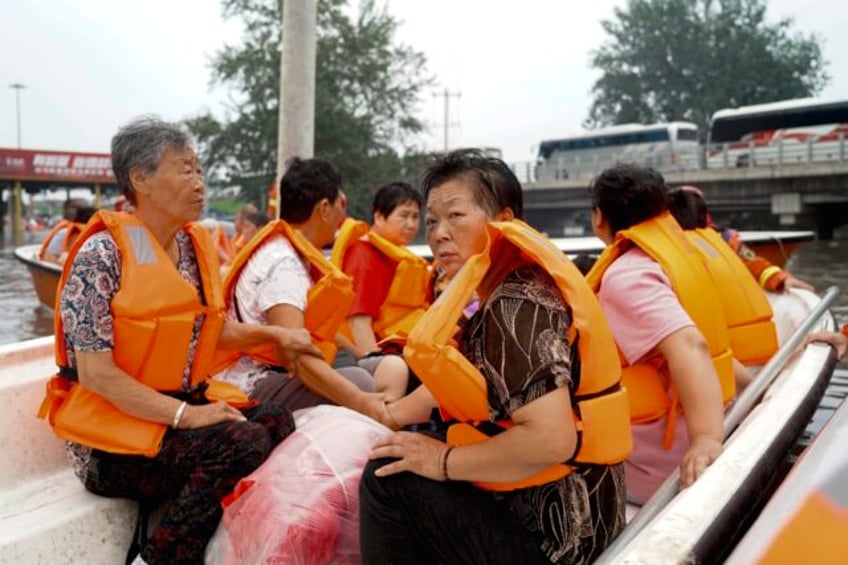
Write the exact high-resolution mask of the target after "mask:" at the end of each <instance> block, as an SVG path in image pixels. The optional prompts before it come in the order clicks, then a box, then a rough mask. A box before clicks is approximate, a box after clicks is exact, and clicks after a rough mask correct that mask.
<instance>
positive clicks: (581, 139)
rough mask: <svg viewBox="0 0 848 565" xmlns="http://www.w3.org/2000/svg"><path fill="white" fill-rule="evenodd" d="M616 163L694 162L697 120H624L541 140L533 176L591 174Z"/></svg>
mask: <svg viewBox="0 0 848 565" xmlns="http://www.w3.org/2000/svg"><path fill="white" fill-rule="evenodd" d="M617 163H634V164H637V165H643V166H648V167H652V168H654V169H656V170H658V171H660V172H663V173H665V172H676V171H688V170H695V169H697V168H698V126H697V125H695V124H693V123H691V122H669V123H657V124H650V125H641V124H623V125H618V126H612V127H607V128H601V129H596V130H587V131H584V132H582V133H578V134H576V135H572V136H569V137H563V138H561V139H553V140H550V141H543V142H542V143H541V145H540V146H539V155H538V158H537V160H536V167H535V178H536V182H545V181H556V180H565V179H575V178H587V177H593V176H595V175H597V174H598V173H600V172H601V171H602V170H604V169H605V168H607V167H610V166H612V165H615V164H617Z"/></svg>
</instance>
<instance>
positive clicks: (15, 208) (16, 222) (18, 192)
mask: <svg viewBox="0 0 848 565" xmlns="http://www.w3.org/2000/svg"><path fill="white" fill-rule="evenodd" d="M9 88H14V89H15V110H16V112H17V118H18V120H17V124H18V149H20V148H21V90H23V89H24V88H26V86H24V85H23V84H21V83H19V82H16V83H13V84H10V85H9ZM22 193H23V189H22V187H21V181H16V182H15V191H14V196H13V197H12V198H13V204H12V206H11V210H10V213H11V216H12V240H13V241H14V244H15V245H20V244H21V243H23V239H24V230H23V227H24V226H23V218H22V217H21V216H22V207H21V203H22V202H21V198H22Z"/></svg>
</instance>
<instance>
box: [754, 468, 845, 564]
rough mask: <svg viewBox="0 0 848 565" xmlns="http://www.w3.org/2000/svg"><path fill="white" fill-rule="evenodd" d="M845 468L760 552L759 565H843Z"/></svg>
mask: <svg viewBox="0 0 848 565" xmlns="http://www.w3.org/2000/svg"><path fill="white" fill-rule="evenodd" d="M844 472H845V467H844V466H843V467H842V468H841V469H838V470H837V472H836V473H833V474H832V475H831V478H830V479H829V480H827V481H826V482H825V484H824V485H822V486H821V487H820V488H818V489H817V490H815V491H813V492H812V493H811V494H810V495H809V496H807V498H806V500H804V502H803V504H802V505H801V506H800V508H798V510H797V511H796V512H795V513H794V514H793V515H792V516H791V517H790V518H789V520H787V521H786V522H785V523H784V524H783V526H782V527H781V529H780V531H779V532H778V533H777V535H776V536H775V537H774V539H773V541H772V542H771V544H770V545H769V547H768V548H767V549H766V550H765V551H764V552H763V554H762V555H761V556H760V558H759V559H758V560H757V563H759V564H760V565H794V564H795V563H816V564H817V565H818V564H821V565H837V564H841V563H845V556H846V555H848V537H846V535H845V533H846V532H848V500H846V495H845V493H846V492H848V484H846V480H845V478H844V476H845V475H844Z"/></svg>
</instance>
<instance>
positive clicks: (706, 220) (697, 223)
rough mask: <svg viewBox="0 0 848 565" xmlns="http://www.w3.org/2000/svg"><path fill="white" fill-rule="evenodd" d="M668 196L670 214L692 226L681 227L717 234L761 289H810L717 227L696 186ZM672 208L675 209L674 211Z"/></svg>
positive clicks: (735, 235) (732, 233)
mask: <svg viewBox="0 0 848 565" xmlns="http://www.w3.org/2000/svg"><path fill="white" fill-rule="evenodd" d="M669 197H670V198H672V200H671V201H670V203H669V205H670V207H671V211H672V213H673V214H674V217H675V218H676V219H677V221H678V223H680V217H678V214H680V215H683V214H685V217H686V218H687V219H686V222H687V223H688V224H692V226H693V227H687V226H684V225H683V224H682V223H681V226H683V229H694V228H695V227H698V228H706V227H710V228H712V229H714V230H715V231H717V232H718V233H719V234H721V238H722V239H723V240H724V241H725V242H726V243H727V244H728V245H729V246H730V248H731V249H733V250H734V251H735V252H736V254H737V255H738V256H739V258H740V259H741V260H742V263H744V265H745V267H746V268H747V269H748V271H749V272H750V273H751V276H753V277H754V279H755V280H756V281H757V283H758V284H759V285H760V286H761V287H762V288H763V289H764V290H768V291H771V292H788V291H789V289H791V288H803V289H805V290H814V288H813V285H811V284H810V283H808V282H806V281H802V280H801V279H799V278H797V277H795V276H794V275H792V274H791V273H790V272H789V271H785V270H783V269H781V268H780V267H778V266H776V265H772V264H771V263H770V262H769V260H768V259H765V258H764V257H760V256H759V255H757V254H756V253H754V251H753V250H752V249H751V248H750V247H748V246H747V245H745V244H744V243H743V242H742V239H741V236H740V235H739V232H737V231H736V230H734V229H730V228H719V227H717V226H716V225H715V224H714V223H713V219H712V217H711V216H710V213H709V210H708V209H707V203H706V201H705V199H704V193H703V192H702V191H701V189H699V188H698V187H696V186H691V185H684V186H679V187H676V188H673V189H671V190H670V191H669ZM675 210H676V211H675Z"/></svg>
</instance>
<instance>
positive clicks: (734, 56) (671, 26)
mask: <svg viewBox="0 0 848 565" xmlns="http://www.w3.org/2000/svg"><path fill="white" fill-rule="evenodd" d="M614 14H615V17H614V18H613V19H611V20H605V21H603V22H602V24H601V25H602V26H603V28H604V30H605V31H606V32H607V34H609V36H610V39H609V40H608V41H607V42H606V43H604V44H603V45H602V46H601V47H600V48H599V49H597V50H595V51H594V52H592V54H591V64H592V66H593V67H595V68H596V69H598V70H600V71H601V73H602V75H601V77H600V78H599V79H598V80H597V82H595V84H594V86H593V87H592V92H593V95H594V101H593V103H592V107H591V109H590V112H589V118H588V120H587V125H591V126H600V125H610V124H620V123H628V122H637V123H651V122H657V121H670V120H687V121H692V122H695V123H697V124H698V125H699V126H700V128H701V133H702V135H705V132H706V127H707V125H708V123H709V119H710V116H711V115H712V113H713V112H715V111H716V110H719V109H721V108H727V107H736V106H743V105H748V104H758V103H764V102H771V101H775V100H784V99H790V98H801V97H805V96H811V95H814V94H817V93H819V92H820V91H821V89H822V88H823V87H824V86H825V84H826V83H827V81H828V79H829V77H828V76H827V73H826V72H825V66H826V62H825V61H824V60H823V58H822V53H821V48H820V46H819V43H818V40H817V38H816V37H815V36H813V35H803V34H801V33H795V32H793V31H792V20H791V19H783V20H780V21H778V22H776V23H768V22H767V21H766V3H765V1H764V0H715V1H713V0H629V1H628V2H627V5H626V6H625V7H624V8H616V9H615V10H614Z"/></svg>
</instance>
